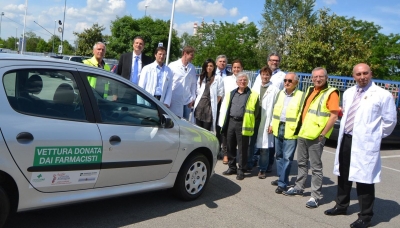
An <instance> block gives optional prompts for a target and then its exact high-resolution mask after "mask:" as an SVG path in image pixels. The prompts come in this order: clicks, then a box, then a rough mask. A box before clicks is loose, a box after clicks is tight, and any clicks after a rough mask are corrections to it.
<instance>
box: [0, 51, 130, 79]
mask: <svg viewBox="0 0 400 228" xmlns="http://www.w3.org/2000/svg"><path fill="white" fill-rule="evenodd" d="M21 60H25V61H37V62H39V63H41V64H38V65H37V66H38V67H46V66H48V64H54V66H55V67H57V65H60V64H61V65H63V66H66V67H74V68H77V70H78V71H81V70H85V71H89V72H93V73H94V72H95V71H99V72H100V71H102V72H103V73H102V75H104V73H106V74H107V76H108V77H111V78H115V79H117V80H126V79H125V78H124V77H120V76H119V75H116V74H114V73H112V72H110V71H106V70H104V69H101V68H98V67H93V66H89V65H86V64H83V63H78V62H74V61H66V60H62V59H56V58H49V57H46V56H34V55H21V54H10V53H2V54H1V55H0V63H1V62H3V61H10V62H11V63H12V64H11V65H14V64H15V65H18V61H21ZM46 63H47V64H46ZM3 66H4V67H6V66H9V65H8V64H7V65H2V64H0V68H2V67H3ZM127 81H129V80H127Z"/></svg>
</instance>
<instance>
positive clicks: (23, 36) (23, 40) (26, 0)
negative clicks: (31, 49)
mask: <svg viewBox="0 0 400 228" xmlns="http://www.w3.org/2000/svg"><path fill="white" fill-rule="evenodd" d="M27 9H28V0H25V16H24V29H23V30H22V45H21V55H22V54H24V48H26V47H25V45H24V44H25V43H26V42H25V26H26V11H27Z"/></svg>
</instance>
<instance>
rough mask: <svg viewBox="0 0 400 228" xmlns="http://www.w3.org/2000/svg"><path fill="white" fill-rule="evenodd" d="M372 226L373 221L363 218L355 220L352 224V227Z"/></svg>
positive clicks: (365, 227)
mask: <svg viewBox="0 0 400 228" xmlns="http://www.w3.org/2000/svg"><path fill="white" fill-rule="evenodd" d="M370 226H371V221H368V222H367V221H364V220H361V219H357V220H356V221H355V222H353V223H352V224H350V227H352V228H367V227H370Z"/></svg>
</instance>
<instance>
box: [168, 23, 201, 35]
mask: <svg viewBox="0 0 400 228" xmlns="http://www.w3.org/2000/svg"><path fill="white" fill-rule="evenodd" d="M194 23H197V26H200V24H201V22H198V21H188V22H186V23H183V24H179V25H178V24H176V23H174V26H173V28H174V29H176V31H178V36H181V35H182V34H183V33H184V32H187V33H189V35H193V26H194Z"/></svg>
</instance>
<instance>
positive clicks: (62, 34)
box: [60, 0, 67, 54]
mask: <svg viewBox="0 0 400 228" xmlns="http://www.w3.org/2000/svg"><path fill="white" fill-rule="evenodd" d="M66 8H67V0H65V1H64V20H63V24H62V33H61V53H60V54H62V53H63V51H64V50H63V42H64V25H65V10H66Z"/></svg>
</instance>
